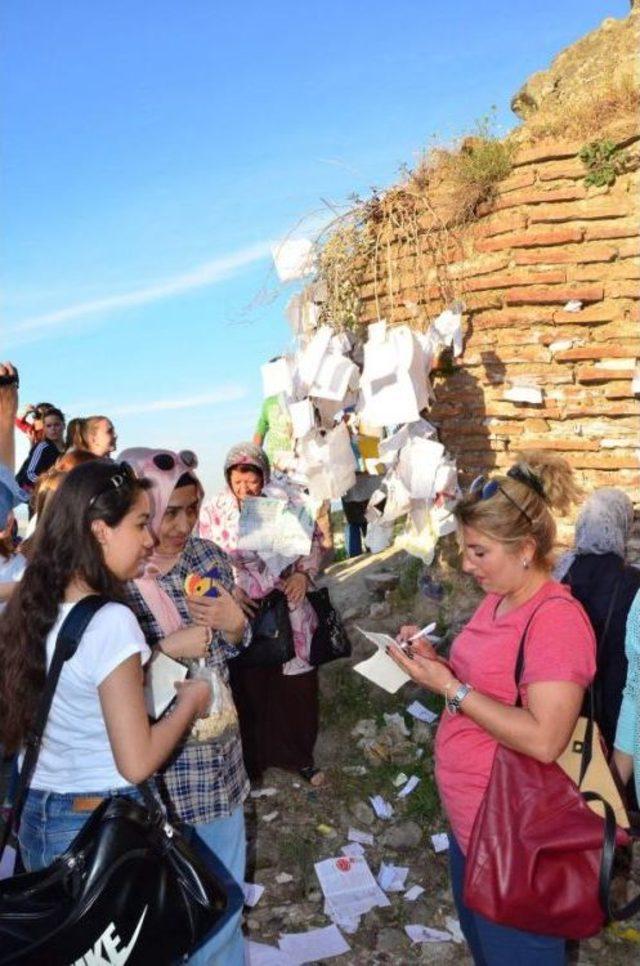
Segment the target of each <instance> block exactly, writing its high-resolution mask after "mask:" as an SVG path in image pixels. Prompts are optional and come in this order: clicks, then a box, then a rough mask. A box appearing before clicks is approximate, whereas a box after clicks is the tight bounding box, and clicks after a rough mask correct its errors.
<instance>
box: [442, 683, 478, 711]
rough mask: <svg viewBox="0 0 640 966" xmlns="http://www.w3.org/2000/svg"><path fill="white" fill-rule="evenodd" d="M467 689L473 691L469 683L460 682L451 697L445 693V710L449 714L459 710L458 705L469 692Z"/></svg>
mask: <svg viewBox="0 0 640 966" xmlns="http://www.w3.org/2000/svg"><path fill="white" fill-rule="evenodd" d="M469 691H473V688H472V687H471V685H470V684H461V685H460V687H459V688H458V690H457V691H456V693H455V694H454V695H453V697H452V698H450V697H449V696H448V695H447V711H448V712H449V714H457V713H458V711H459V710H460V705H461V704H462V702H463V701H464V699H465V698H466V696H467V695H468V694H469Z"/></svg>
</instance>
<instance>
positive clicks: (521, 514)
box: [391, 451, 595, 966]
mask: <svg viewBox="0 0 640 966" xmlns="http://www.w3.org/2000/svg"><path fill="white" fill-rule="evenodd" d="M577 496H578V491H577V489H576V486H575V484H574V482H573V479H572V475H571V470H570V468H569V465H568V464H567V463H566V462H565V461H564V460H562V459H561V458H559V457H553V456H552V455H549V454H546V453H538V452H533V451H531V452H527V453H522V454H521V456H520V460H519V462H518V463H516V465H515V466H514V467H512V468H511V469H510V470H509V471H508V473H507V475H506V476H497V477H495V478H494V479H491V480H489V481H486V480H484V479H482V478H480V479H479V480H477V481H475V483H474V485H473V486H472V488H471V491H470V492H469V493H468V494H467V495H466V496H464V497H463V498H462V500H460V502H459V503H458V505H457V507H456V509H455V511H454V513H455V516H456V518H457V522H458V527H459V539H460V544H461V548H462V553H463V570H464V571H465V572H466V573H468V574H471V575H472V576H473V577H474V578H475V579H476V580H477V582H478V583H479V584H480V586H481V587H482V589H483V590H484V591H485V594H486V596H485V598H484V600H483V601H482V603H481V604H480V606H479V607H478V609H477V610H476V612H475V614H474V615H473V616H472V618H471V619H470V621H469V622H468V624H467V625H466V626H465V627H464V628H463V630H462V631H461V632H460V634H459V635H458V636H457V638H456V639H455V641H454V642H453V645H452V648H451V654H450V657H449V660H448V663H446V662H444V661H443V660H442V659H438V657H437V655H436V653H435V651H434V650H433V648H432V647H431V646H430V645H429V644H427V643H426V642H423V641H418V642H417V643H414V644H413V645H412V646H410V650H409V653H408V654H405V653H403V651H402V650H400V648H399V647H393V648H392V649H391V651H392V656H393V658H394V659H395V660H396V662H397V663H398V664H400V665H401V666H402V667H403V668H404V670H405V671H406V672H407V673H408V674H409V675H410V676H411V677H412V678H413V679H414V680H415V681H417V682H418V683H419V684H421V685H423V687H425V688H427V689H429V690H430V691H433V692H435V693H436V694H441V695H443V696H444V697H445V699H446V702H447V710H446V711H445V713H444V714H443V717H442V720H441V723H440V726H439V728H438V734H437V739H436V747H435V756H436V780H437V783H438V788H439V791H440V795H441V798H442V801H443V804H444V808H445V811H446V812H447V815H448V817H449V821H450V823H451V829H452V835H451V843H450V864H451V876H452V886H453V893H454V898H455V902H456V906H457V908H458V913H459V918H460V923H461V926H462V929H463V932H464V934H465V937H466V939H467V942H468V943H469V946H470V948H471V951H472V953H473V956H474V960H475V962H476V963H478V964H487V966H499V964H505V966H506V964H512V963H518V964H519V966H528V964H533V963H536V964H544V966H561V964H564V961H565V948H564V947H565V943H564V940H562V939H558V938H555V937H550V936H547V935H544V932H545V929H544V923H540V934H538V933H537V932H536V933H528V932H522V931H520V930H517V929H513V928H509V927H507V926H502V925H499V924H497V923H494V922H491V921H489V920H488V919H486V918H484V917H483V916H481V915H480V914H478V913H476V912H473V911H472V910H470V909H469V908H467V907H466V906H465V905H464V902H463V895H462V892H463V882H464V867H465V853H466V851H467V847H468V844H469V838H470V836H471V830H472V828H473V824H474V820H475V817H476V814H477V812H478V809H479V808H480V804H481V802H482V799H483V796H484V794H485V791H486V789H487V786H488V783H489V777H490V773H491V768H492V765H493V758H494V755H495V752H496V750H497V748H498V745H499V744H503V745H506V746H507V747H508V748H512V749H514V750H515V751H519V752H521V753H522V754H524V755H530V756H531V757H532V758H535V759H537V760H538V761H542V762H553V761H555V760H556V759H557V758H558V756H559V755H560V754H561V753H562V752H563V751H564V749H565V747H566V745H567V743H568V741H569V738H570V736H571V733H572V731H573V728H574V725H575V723H576V721H577V719H578V716H579V714H580V708H581V706H582V700H583V696H584V692H585V689H586V688H587V687H588V685H589V683H590V682H591V680H592V678H593V675H594V672H595V640H594V636H593V631H592V629H591V625H590V623H589V620H588V618H587V616H586V614H585V613H584V611H583V610H582V607H581V606H580V604H578V603H577V602H576V601H574V600H573V599H572V597H571V592H570V590H569V589H568V588H567V587H565V586H564V585H562V584H559V583H556V582H555V581H554V580H553V579H552V578H551V576H550V574H551V566H552V560H551V554H552V551H553V547H554V542H555V535H556V528H555V523H554V520H553V516H552V513H551V509H552V508H554V509H557V510H559V511H560V512H566V511H567V509H568V508H569V506H570V504H571V503H572V502H574V501H575V499H576V498H577ZM529 622H530V623H529ZM525 628H527V633H526V661H525V668H524V673H523V676H522V680H521V688H520V693H521V696H522V707H516V706H515V701H516V697H517V695H516V685H515V680H514V676H515V665H516V658H517V653H518V649H519V645H520V641H521V638H522V635H523V633H524V631H525ZM416 630H417V628H414V627H403V628H402V629H401V631H400V634H399V635H398V637H399V639H400V640H403V641H406V640H407V639H408V638H410V637H411V636H412V634H415V633H416Z"/></svg>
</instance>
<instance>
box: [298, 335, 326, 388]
mask: <svg viewBox="0 0 640 966" xmlns="http://www.w3.org/2000/svg"><path fill="white" fill-rule="evenodd" d="M332 335H333V332H332V330H331V328H330V327H329V326H328V325H321V326H320V328H319V329H318V331H317V332H315V333H314V335H313V337H312V338H311V339H310V340H309V342H308V343H307V345H306V346H305V348H304V349H303V350H302V352H300V353H299V354H298V358H297V370H298V376H299V379H300V382H301V384H302V385H303V386H305V387H306V388H307V390H308V388H309V386H311V385H312V384H313V380H314V379H315V378H316V375H317V374H318V370H319V369H320V365H321V363H322V360H323V358H324V355H325V353H326V352H327V349H328V348H329V343H330V342H331V337H332Z"/></svg>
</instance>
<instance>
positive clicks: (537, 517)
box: [454, 450, 582, 569]
mask: <svg viewBox="0 0 640 966" xmlns="http://www.w3.org/2000/svg"><path fill="white" fill-rule="evenodd" d="M516 459H517V462H516V463H515V464H514V466H513V467H512V470H511V471H509V472H514V473H516V474H517V477H514V476H509V475H507V476H495V477H492V480H495V481H496V483H497V484H498V485H499V489H498V490H497V491H496V492H495V493H494V494H493V495H492V496H491V497H489V498H488V499H485V500H483V499H480V498H479V495H478V494H476V493H469V494H468V495H466V496H464V497H463V498H462V499H461V500H460V502H459V503H458V504H457V506H456V508H455V510H454V516H455V517H456V519H457V521H458V523H459V524H461V525H462V526H468V527H473V528H474V529H476V530H479V531H480V532H481V533H483V534H484V535H485V536H487V537H490V538H491V539H492V540H498V541H499V542H500V543H503V544H506V545H508V546H511V547H513V549H514V552H517V551H518V549H519V547H520V545H521V544H522V542H523V541H524V540H526V539H530V540H533V542H534V543H535V547H536V549H535V554H534V558H533V559H534V562H535V563H536V564H537V565H538V566H540V567H543V568H544V569H551V567H552V565H553V561H552V560H551V553H552V551H553V548H554V546H555V542H556V524H555V520H554V518H553V514H552V512H551V511H552V509H553V510H556V511H558V512H559V513H561V514H564V513H567V512H568V510H569V509H570V507H571V504H572V503H576V502H577V501H578V500H579V499H580V497H581V496H582V491H581V489H580V487H579V486H578V485H577V484H576V482H575V480H574V477H573V471H572V469H571V467H570V466H569V464H568V463H567V461H566V460H565V459H563V458H562V457H561V456H556V455H555V454H553V453H547V452H545V451H544V450H525V451H523V452H521V453H517V454H516ZM527 481H529V482H527ZM539 489H541V490H542V493H543V494H544V495H541V493H539V492H538V490H539Z"/></svg>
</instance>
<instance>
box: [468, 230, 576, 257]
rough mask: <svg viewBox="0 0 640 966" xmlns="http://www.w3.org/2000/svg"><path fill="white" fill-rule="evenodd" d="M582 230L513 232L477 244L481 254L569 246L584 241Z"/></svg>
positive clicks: (481, 240) (482, 240)
mask: <svg viewBox="0 0 640 966" xmlns="http://www.w3.org/2000/svg"><path fill="white" fill-rule="evenodd" d="M582 231H583V230H582V228H575V227H573V228H560V229H549V230H548V231H545V230H539V231H526V232H524V231H523V232H513V233H512V234H505V235H500V236H499V237H498V238H486V239H480V240H479V241H477V242H476V248H477V250H478V251H479V252H496V251H501V250H502V249H505V248H540V247H541V246H543V245H569V244H571V243H572V242H579V241H582Z"/></svg>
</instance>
